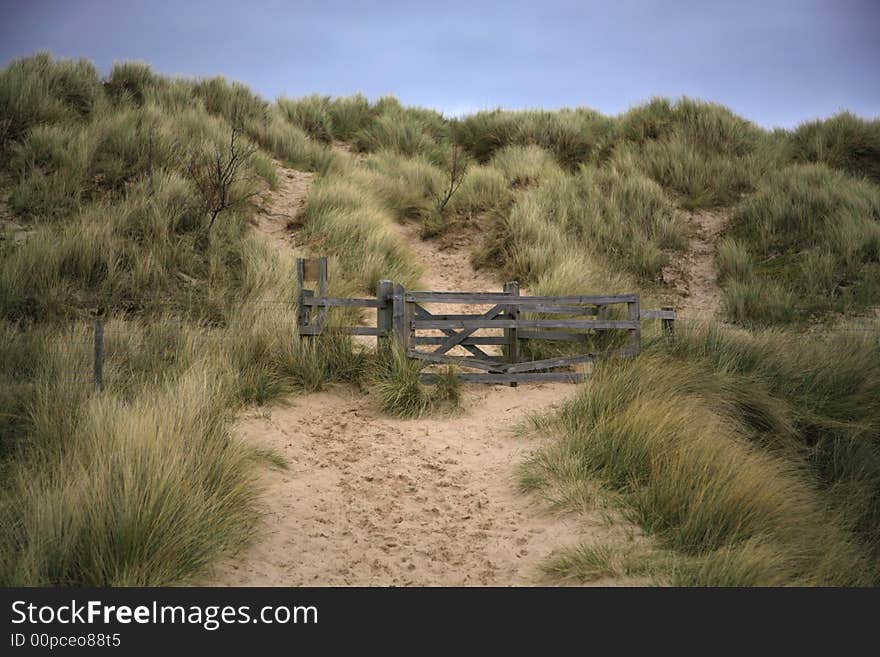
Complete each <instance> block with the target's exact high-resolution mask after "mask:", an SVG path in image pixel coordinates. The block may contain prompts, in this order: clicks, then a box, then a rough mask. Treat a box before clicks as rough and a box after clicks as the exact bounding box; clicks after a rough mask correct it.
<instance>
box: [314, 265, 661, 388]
mask: <svg viewBox="0 0 880 657" xmlns="http://www.w3.org/2000/svg"><path fill="white" fill-rule="evenodd" d="M309 280H312V281H316V282H317V290H316V291H315V290H310V289H306V288H305V282H306V281H309ZM327 280H328V272H327V259H326V258H313V259H300V260H298V261H297V287H298V294H297V308H298V310H297V327H298V331H299V334H300V335H306V336H314V335H320V334H321V333H322V332H324V331H327V330H332V331H335V332H341V333H347V334H350V335H371V336H376V338H377V339H378V340H379V344H380V345H388V344H390V341H391V340H394V341H396V342H397V343H398V344H400V345H401V346H402V347H403V348H404V349H405V350H406V352H407V355H408V356H409V357H410V358H414V359H418V360H422V361H425V362H427V363H437V364H447V365H456V366H458V367H460V368H465V369H471V370H479V372H476V373H471V372H463V373H461V374H459V375H458V376H459V378H461V379H462V380H463V381H471V382H480V383H509V384H511V385H516V383H518V382H521V381H570V382H576V381H580V380H581V379H582V378H583V375H582V374H581V373H579V372H573V371H570V370H564V369H561V368H570V367H571V366H574V365H579V364H582V363H587V362H592V361H595V360H598V359H600V358H609V357H628V356H635V355H636V354H638V353H639V350H640V348H641V322H642V320H643V319H647V318H652V319H660V320H661V322H662V325H663V330H664V333H666V334H667V335H668V336H670V337H671V336H672V335H673V326H674V324H673V322H674V320H675V311H674V310H673V309H672V308H671V307H664V308H663V309H661V310H647V311H645V310H642V309H641V306H640V301H639V296H638V295H637V294H617V295H572V296H520V292H519V284H518V283H517V282H515V281H513V282H510V283H506V284H505V286H504V291H503V292H421V291H407V290H406V289H405V288H404V287H403V286H402V285H400V284H396V285H395V284H393V283H392V282H391V281H379V283H378V285H377V289H376V297H375V298H361V299H353V298H340V297H329V296H327ZM316 292H317V294H316ZM427 304H431V305H439V306H442V305H444V304H447V305H448V304H468V305H479V306H489V308H488V309H487V310H485V311H483V312H481V313H470V314H446V313H437V312H436V311H431V310H429V309H428V308H426V307H425V306H426V305H427ZM334 307H356V308H375V309H376V325H375V326H374V327H373V326H334V327H330V326H327V309H328V308H334ZM524 313H525V316H524ZM547 316H549V317H547ZM554 316H559V317H554ZM481 331H490V332H492V334H491V335H485V334H480V335H477V333H479V332H481ZM613 332H617V333H618V335H620V333H621V332H625V333H626V336H625V337H624V338H623V340H622V341H618V342H622V343H623V345H624V346H623V347H621V348H614V349H603V350H601V351H597V350H593V351H587V352H584V353H581V354H576V355H566V356H560V357H558V358H542V359H538V360H528V359H524V358H523V357H522V351H523V350H522V349H521V346H522V345H523V344H524V343H525V342H527V341H533V340H541V341H562V342H581V343H584V345H585V347H586V346H588V345H589V344H590V343H591V341H592V340H594V339H595V336H596V335H597V334H606V335H607V334H610V333H613ZM622 337H623V336H622ZM492 346H495V347H500V348H501V353H500V354H497V353H489V352H488V351H487V350H486V347H492ZM453 350H458V351H464V352H466V355H464V354H463V355H455V354H451V353H450V352H451V351H453ZM548 370H555V371H548ZM435 377H436V375H435V374H431V373H425V374H423V375H422V379H423V380H424V381H426V382H429V383H430V382H431V381H433V380H434V379H435Z"/></svg>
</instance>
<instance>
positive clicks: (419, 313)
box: [410, 303, 502, 359]
mask: <svg viewBox="0 0 880 657" xmlns="http://www.w3.org/2000/svg"><path fill="white" fill-rule="evenodd" d="M412 305H413V308H414V309H415V310H414V312H415V316H416V317H422V318H425V317H433V318H434V319H437V316H436V315H432V314H431V313H430V312H429V311H428V310H427V309H425V308H423V307H422V306H420V305H419V304H417V303H413V304H412ZM466 316H467V315H463V317H466ZM471 317H473V315H471ZM442 333H443V335H446V336H453V335H455V334H456V333H455V331H453V330H452V329H444V330H443V331H442ZM420 339H421V338H419V337H418V336H416V334H415V330H413V333H412V334H411V336H410V345H417V344H443V342H445V338H435V339H436V340H437V341H436V342H420V341H419V340H420ZM477 344H478V343H476V342H471V341H470V340H465V341H464V342H461V343H460V346H462V347H464V348H465V349H467V350H468V351H469V352H470V353H471V354H473V355H474V356H476V357H477V358H486V359H488V358H489V354H487V353H486V352H485V351H483V350H482V349H480V348H479V347H477V346H475V345H477ZM483 344H502V343H500V342H499V343H490V342H484V343H483Z"/></svg>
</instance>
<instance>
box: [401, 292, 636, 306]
mask: <svg viewBox="0 0 880 657" xmlns="http://www.w3.org/2000/svg"><path fill="white" fill-rule="evenodd" d="M406 299H407V301H416V302H419V303H485V304H490V303H505V302H507V303H515V304H517V305H519V306H522V304H529V303H547V304H550V305H558V304H586V305H604V304H612V303H631V302H633V301H635V300H637V299H638V295H637V294H616V295H603V296H591V295H574V296H559V297H547V296H535V297H519V298H518V299H516V300H514V301H511V299H510V296H509V295H507V294H505V293H503V292H407V294H406Z"/></svg>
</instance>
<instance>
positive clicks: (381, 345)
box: [376, 280, 394, 357]
mask: <svg viewBox="0 0 880 657" xmlns="http://www.w3.org/2000/svg"><path fill="white" fill-rule="evenodd" d="M393 296H394V283H392V282H391V281H388V280H381V281H379V282H378V283H377V284H376V301H378V302H379V303H380V304H381V305H380V306H378V309H377V310H376V330H377V331H378V333H377V336H379V340H377V341H376V346H377V348H378V351H379V352H380V354H381V355H383V356H385V357H388V356H389V355H390V354H389V353H388V351H389V349H390V343H389V341H388V336H389V335H391V331H392V328H393V323H392V317H391V311H392V307H391V306H392V297H393Z"/></svg>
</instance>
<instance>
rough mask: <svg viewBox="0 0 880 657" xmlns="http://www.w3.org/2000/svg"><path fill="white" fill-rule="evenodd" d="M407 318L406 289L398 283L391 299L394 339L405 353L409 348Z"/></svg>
mask: <svg viewBox="0 0 880 657" xmlns="http://www.w3.org/2000/svg"><path fill="white" fill-rule="evenodd" d="M406 316H407V312H406V289H405V288H404V287H403V285H401V284H400V283H397V284H396V285H395V286H394V294H393V295H392V297H391V323H392V325H393V329H392V331H393V333H394V339H395V341H397V343H398V344H399V345H400V346H401V347H403V349H404V351H406V349H407V348H408V347H409V327H407V325H406V324H407V322H406Z"/></svg>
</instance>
